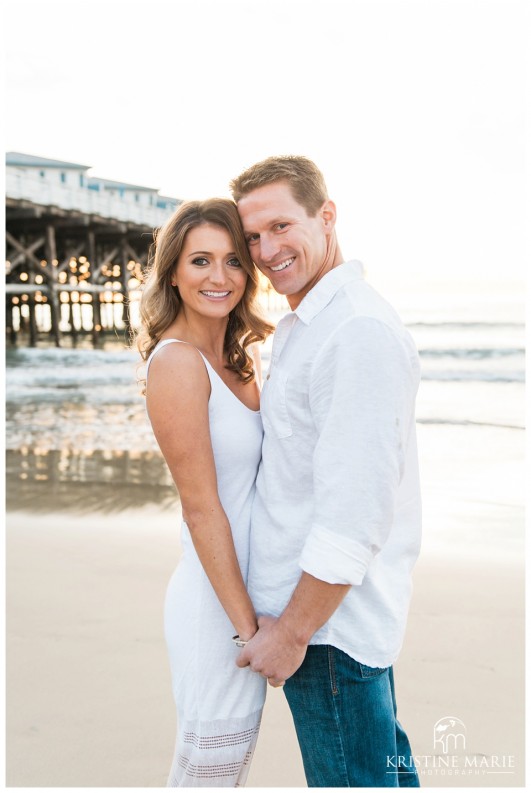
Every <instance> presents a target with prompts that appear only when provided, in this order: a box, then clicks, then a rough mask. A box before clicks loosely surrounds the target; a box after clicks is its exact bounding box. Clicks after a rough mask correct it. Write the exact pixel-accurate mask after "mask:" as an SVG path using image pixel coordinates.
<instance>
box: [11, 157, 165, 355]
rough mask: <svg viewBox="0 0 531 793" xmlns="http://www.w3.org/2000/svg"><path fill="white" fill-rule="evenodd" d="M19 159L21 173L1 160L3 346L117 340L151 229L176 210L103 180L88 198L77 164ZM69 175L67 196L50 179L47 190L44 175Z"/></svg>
mask: <svg viewBox="0 0 531 793" xmlns="http://www.w3.org/2000/svg"><path fill="white" fill-rule="evenodd" d="M23 157H27V158H29V159H30V166H29V167H25V168H23V167H21V166H20V165H18V164H15V165H12V164H11V167H10V161H9V155H8V161H7V162H8V168H7V176H6V182H7V190H6V247H7V252H6V254H7V255H6V284H5V295H6V326H7V340H8V343H10V344H12V345H16V344H25V345H29V346H31V347H35V346H37V345H38V343H39V341H41V340H42V341H44V340H46V341H47V342H48V343H49V340H50V339H51V340H52V342H53V343H54V344H55V345H56V346H61V345H62V344H63V343H64V342H66V343H68V345H70V344H73V345H75V344H76V343H77V341H78V339H80V338H83V337H84V338H91V339H92V341H93V343H94V344H96V345H97V344H99V343H100V340H101V339H102V338H104V337H106V336H108V335H109V334H112V335H113V336H115V337H116V336H118V337H119V338H123V339H124V340H125V341H127V339H128V337H129V333H130V329H131V324H132V323H134V320H135V317H134V316H133V315H134V313H135V310H136V309H137V305H138V299H139V296H140V293H139V287H140V284H141V282H142V278H143V273H144V271H145V268H146V265H147V262H148V254H149V250H150V247H151V244H152V242H153V231H154V229H155V228H156V227H157V226H160V225H162V223H163V222H164V221H165V219H166V218H167V217H169V216H170V215H171V214H172V212H173V211H174V209H175V208H176V206H177V205H178V204H179V203H180V202H179V201H178V199H162V200H161V197H159V196H158V192H157V191H156V190H151V189H150V188H142V187H136V186H134V185H123V184H122V183H116V182H109V181H108V180H94V182H95V183H96V185H97V186H98V189H97V190H96V189H95V188H94V185H91V184H90V180H87V179H85V181H84V182H83V176H82V175H83V174H84V172H85V171H86V170H87V168H86V167H85V166H76V165H75V164H70V163H57V165H53V166H50V165H49V164H50V163H56V161H52V160H42V159H40V160H39V159H38V158H31V157H30V155H19V159H20V158H23ZM22 162H23V164H24V161H23V160H22ZM39 163H40V164H39ZM43 163H44V165H43ZM46 166H48V167H46ZM39 168H41V170H39V171H37V170H36V169H39ZM61 169H62V170H61ZM72 172H74V175H75V176H76V177H77V178H78V179H79V182H76V184H75V187H74V188H72V187H71V186H70V187H68V189H65V185H64V184H61V181H60V179H59V180H57V181H58V184H52V185H50V174H51V176H55V175H59V176H62V175H64V174H66V175H67V176H68V177H69V178H72ZM37 175H38V176H40V180H39V178H37ZM43 176H44V178H43ZM64 181H65V180H64V179H63V182H64ZM100 185H102V186H103V187H102V189H101V190H100V189H99V188H100ZM139 195H140V198H141V200H142V201H143V202H144V206H142V204H140V205H139V201H138V197H139ZM124 196H125V200H124ZM148 198H149V203H148V201H147V199H148ZM154 198H155V201H154V200H153V199H154ZM135 199H136V200H135ZM157 204H158V205H157Z"/></svg>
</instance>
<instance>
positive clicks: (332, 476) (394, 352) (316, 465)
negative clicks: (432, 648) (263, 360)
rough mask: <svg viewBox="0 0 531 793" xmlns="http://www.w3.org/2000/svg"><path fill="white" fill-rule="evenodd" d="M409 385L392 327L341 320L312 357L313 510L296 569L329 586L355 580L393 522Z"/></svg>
mask: <svg viewBox="0 0 531 793" xmlns="http://www.w3.org/2000/svg"><path fill="white" fill-rule="evenodd" d="M415 392H416V387H415V388H414V387H413V377H412V373H411V369H410V361H409V359H408V356H407V354H406V352H405V350H404V347H403V345H402V344H401V343H400V340H399V339H398V338H397V336H396V333H395V331H394V330H393V329H391V328H390V327H389V326H388V325H386V324H385V323H383V322H381V321H380V320H377V319H373V318H370V317H354V318H350V319H349V320H348V321H347V322H345V323H343V324H342V325H341V326H340V327H339V328H337V330H336V332H335V333H334V334H333V336H332V338H331V339H330V341H329V343H328V344H326V345H325V346H324V347H323V348H322V349H321V350H320V352H319V355H318V357H317V359H316V360H315V361H314V364H313V369H312V377H311V385H310V393H309V399H310V410H311V414H312V418H313V421H314V422H315V426H316V428H317V434H318V440H317V444H316V446H315V449H314V457H313V472H314V490H313V493H314V509H313V521H312V526H311V530H310V532H309V535H308V537H307V539H306V542H305V544H304V547H303V550H302V554H301V557H300V560H299V565H300V567H301V568H302V569H303V570H304V571H305V572H307V573H310V574H311V575H313V576H314V577H316V578H319V579H321V580H322V581H327V582H328V583H332V584H352V585H359V584H361V583H362V581H363V578H364V576H365V573H366V571H367V569H368V567H369V565H370V563H371V561H372V559H373V558H374V556H375V555H376V554H377V553H378V552H379V551H380V549H381V548H382V546H383V544H384V543H385V541H386V538H387V536H388V534H389V531H390V529H391V526H392V522H393V514H394V503H395V497H396V492H397V489H398V486H399V484H400V480H401V477H402V474H403V468H404V447H405V443H406V435H407V432H408V428H409V424H410V421H411V415H412V411H413V409H414V399H415Z"/></svg>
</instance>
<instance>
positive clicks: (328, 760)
mask: <svg viewBox="0 0 531 793" xmlns="http://www.w3.org/2000/svg"><path fill="white" fill-rule="evenodd" d="M284 693H285V694H286V698H287V700H288V703H289V706H290V709H291V713H292V715H293V721H294V722H295V729H296V730H297V738H298V739H299V745H300V748H301V753H302V759H303V763H304V771H305V774H306V780H307V782H308V787H420V785H419V780H418V775H417V771H416V768H415V765H414V764H412V763H411V759H410V758H411V754H412V752H411V748H410V746H409V741H408V738H407V735H406V734H405V732H404V730H403V729H402V727H401V726H400V724H399V722H398V721H397V718H396V701H395V691H394V682H393V668H392V667H388V668H387V669H374V668H372V667H370V666H364V665H363V664H360V663H358V661H355V660H354V659H352V658H350V656H348V655H347V654H346V653H344V652H342V651H341V650H338V649H337V648H336V647H332V646H330V645H312V646H310V647H308V651H307V653H306V658H305V659H304V661H303V663H302V666H301V667H300V669H298V670H297V672H295V674H294V675H293V677H290V678H289V679H288V680H287V681H286V684H285V686H284ZM398 758H400V759H398Z"/></svg>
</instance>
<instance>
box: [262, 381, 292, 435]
mask: <svg viewBox="0 0 531 793" xmlns="http://www.w3.org/2000/svg"><path fill="white" fill-rule="evenodd" d="M287 380H288V376H287V375H286V374H282V373H280V372H278V371H277V372H275V373H274V374H272V375H271V376H270V377H269V379H268V380H267V381H266V383H265V385H264V389H263V391H262V399H261V402H262V405H263V408H262V420H263V422H264V430H265V432H266V433H268V432H270V433H272V434H273V435H274V436H275V437H276V438H289V437H290V435H292V434H293V430H292V427H291V420H290V416H289V412H288V402H287V397H286V390H287Z"/></svg>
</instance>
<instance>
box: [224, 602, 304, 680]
mask: <svg viewBox="0 0 531 793" xmlns="http://www.w3.org/2000/svg"><path fill="white" fill-rule="evenodd" d="M306 648H307V645H306V644H300V643H297V642H296V640H295V637H294V636H293V635H292V634H291V633H290V632H289V631H288V630H287V628H286V627H285V626H284V625H283V623H282V621H281V620H279V619H276V618H275V617H259V618H258V631H257V632H256V633H255V634H254V636H253V637H252V639H250V640H249V641H248V642H247V644H246V646H245V647H244V648H243V650H242V651H241V653H240V655H239V656H238V658H237V660H236V664H237V665H238V666H239V667H242V668H243V667H245V666H250V667H251V669H252V670H253V672H258V674H260V675H262V676H263V677H265V678H267V682H268V683H269V685H270V686H273V688H278V687H279V686H283V685H284V683H285V682H286V680H287V679H288V677H291V675H293V674H294V673H295V672H296V671H297V669H298V668H299V666H300V665H301V664H302V662H303V661H304V656H305V655H306Z"/></svg>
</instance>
